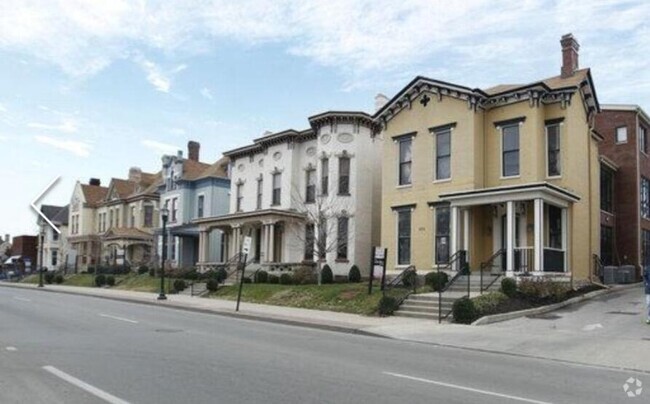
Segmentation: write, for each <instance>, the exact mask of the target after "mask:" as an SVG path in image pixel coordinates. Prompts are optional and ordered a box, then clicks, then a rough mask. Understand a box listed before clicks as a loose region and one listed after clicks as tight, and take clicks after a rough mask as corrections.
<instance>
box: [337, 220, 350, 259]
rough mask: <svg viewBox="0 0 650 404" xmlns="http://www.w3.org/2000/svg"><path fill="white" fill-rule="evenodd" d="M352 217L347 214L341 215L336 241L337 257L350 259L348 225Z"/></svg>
mask: <svg viewBox="0 0 650 404" xmlns="http://www.w3.org/2000/svg"><path fill="white" fill-rule="evenodd" d="M349 224H350V219H349V218H348V217H346V216H342V217H339V220H338V232H337V240H336V241H337V242H336V247H337V248H336V259H339V260H347V259H348V226H349Z"/></svg>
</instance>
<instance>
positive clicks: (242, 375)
mask: <svg viewBox="0 0 650 404" xmlns="http://www.w3.org/2000/svg"><path fill="white" fill-rule="evenodd" d="M513 338H516V335H513ZM629 377H636V378H638V379H639V380H640V381H642V382H645V383H646V386H645V387H646V390H647V391H644V392H643V393H641V396H640V397H637V398H636V399H634V400H633V399H630V398H628V397H627V395H626V394H625V392H624V391H623V384H624V383H625V381H626V380H627V379H628V378H629ZM645 396H648V397H650V375H648V374H641V373H631V372H626V371H625V372H624V371H616V370H611V369H604V368H597V367H587V366H579V365H572V364H564V363H559V362H554V361H547V360H542V359H532V358H519V357H513V356H509V355H500V354H494V353H483V352H476V351H470V350H463V349H453V348H442V347H436V346H432V345H427V344H419V343H412V342H406V341H396V340H390V339H384V338H375V337H369V336H362V335H350V334H341V333H335V332H328V331H321V330H314V329H306V328H299V327H292V326H286V325H279V324H271V323H265V322H255V321H247V320H239V319H234V318H228V317H221V316H216V315H209V314H201V313H191V312H185V311H179V310H174V309H167V308H158V307H152V306H146V305H138V304H132V303H124V302H118V301H111V300H105V299H97V298H92V297H83V296H73V295H65V294H58V293H44V292H41V291H36V290H19V289H11V288H0V402H1V403H21V404H25V403H30V404H31V403H95V402H96V403H102V402H111V403H366V402H372V403H400V404H404V403H420V402H427V403H452V404H453V403H472V402H475V403H488V404H489V403H571V404H576V403H630V402H644V400H645V402H647V398H646V397H645Z"/></svg>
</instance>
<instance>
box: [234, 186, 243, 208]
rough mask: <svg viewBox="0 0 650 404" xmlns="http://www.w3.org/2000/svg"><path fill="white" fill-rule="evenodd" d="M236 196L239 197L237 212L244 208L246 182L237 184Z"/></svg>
mask: <svg viewBox="0 0 650 404" xmlns="http://www.w3.org/2000/svg"><path fill="white" fill-rule="evenodd" d="M236 192H237V194H236V197H237V205H236V207H237V212H241V210H242V204H243V203H244V184H241V183H240V184H237V189H236Z"/></svg>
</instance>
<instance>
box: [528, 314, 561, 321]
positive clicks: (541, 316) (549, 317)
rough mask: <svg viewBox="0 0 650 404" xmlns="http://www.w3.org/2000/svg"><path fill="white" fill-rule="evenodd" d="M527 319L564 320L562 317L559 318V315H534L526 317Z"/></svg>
mask: <svg viewBox="0 0 650 404" xmlns="http://www.w3.org/2000/svg"><path fill="white" fill-rule="evenodd" d="M526 317H527V318H533V319H536V320H557V319H559V318H562V316H558V315H557V314H534V315H532V316H526Z"/></svg>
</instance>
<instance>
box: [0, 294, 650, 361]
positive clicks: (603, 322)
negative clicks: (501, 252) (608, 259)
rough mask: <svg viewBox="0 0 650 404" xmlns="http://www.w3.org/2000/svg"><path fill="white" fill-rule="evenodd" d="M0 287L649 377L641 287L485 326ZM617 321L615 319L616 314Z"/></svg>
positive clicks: (649, 336) (649, 335) (649, 337)
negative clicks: (632, 371)
mask: <svg viewBox="0 0 650 404" xmlns="http://www.w3.org/2000/svg"><path fill="white" fill-rule="evenodd" d="M0 286H6V287H15V288H21V289H31V290H39V291H41V292H55V293H69V294H76V295H83V296H92V297H97V298H104V299H113V300H121V301H127V302H135V303H141V304H149V305H153V306H162V307H169V308H175V309H181V310H190V311H199V312H204V313H210V314H216V315H225V316H231V317H237V318H242V319H250V320H258V321H267V322H276V323H282V324H289V325H298V326H305V327H311V328H318V329H324V330H331V331H338V332H346V333H357V334H365V335H373V336H380V337H385V338H391V339H399V340H405V341H413V342H418V343H426V344H431V345H438V346H447V347H455V348H461V349H470V350H480V351H488V352H494V353H499V354H510V355H518V356H526V357H535V358H544V359H550V360H557V361H566V362H571V363H580V364H586V365H595V366H605V367H609V368H616V369H623V370H636V371H642V372H648V373H650V326H648V325H646V324H644V322H643V319H642V311H643V310H642V309H641V308H642V307H643V304H644V296H643V291H642V288H641V286H638V287H634V288H627V289H620V290H615V291H613V292H612V293H610V294H607V295H602V296H600V297H598V298H594V299H593V300H590V301H586V302H583V303H579V304H576V305H573V306H569V307H565V308H563V309H561V310H557V311H554V312H552V313H546V314H543V315H540V316H537V317H535V316H531V317H530V318H529V317H523V318H519V319H514V320H510V321H505V322H501V323H495V324H490V325H485V326H467V325H459V324H449V323H442V324H438V322H437V321H432V320H420V319H409V318H401V317H383V318H382V317H368V316H361V315H356V314H348V313H336V312H331V311H319V310H308V309H300V308H292V307H281V306H270V305H263V304H254V303H242V304H241V306H240V311H239V312H235V302H234V301H231V300H220V299H210V298H199V297H190V296H184V295H168V300H166V301H158V300H156V297H157V294H155V293H145V292H133V291H124V290H114V289H103V288H84V287H74V286H61V285H47V286H46V287H45V288H43V289H39V288H37V287H36V285H29V284H12V283H4V282H0ZM617 314H620V315H617Z"/></svg>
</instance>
